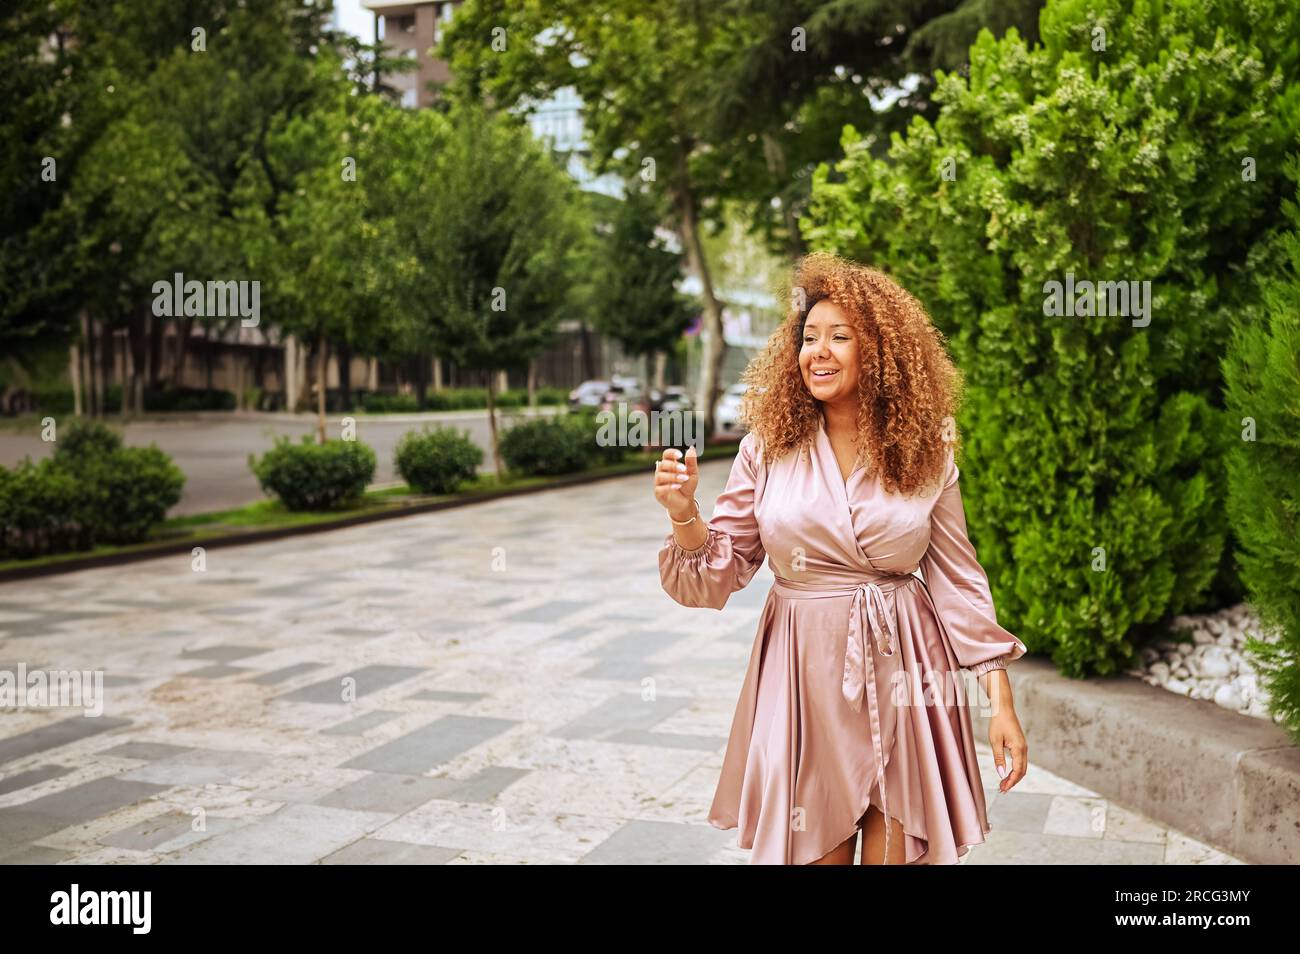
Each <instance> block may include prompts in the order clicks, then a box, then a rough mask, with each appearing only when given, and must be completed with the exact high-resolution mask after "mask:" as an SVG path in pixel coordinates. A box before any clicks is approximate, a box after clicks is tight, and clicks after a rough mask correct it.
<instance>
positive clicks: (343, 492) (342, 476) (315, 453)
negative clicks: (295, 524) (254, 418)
mask: <svg viewBox="0 0 1300 954" xmlns="http://www.w3.org/2000/svg"><path fill="white" fill-rule="evenodd" d="M376 464H377V459H376V457H375V452H374V450H373V449H372V448H371V447H370V446H369V445H367V444H363V443H361V442H360V441H344V440H327V441H325V443H323V444H317V443H313V442H312V438H311V435H310V434H304V435H303V436H302V443H300V444H294V443H293V442H292V441H290V440H289V438H288V437H279V438H277V439H276V442H275V446H274V447H273V448H271V450H269V451H267V452H266V453H265V454H263V455H262V457H261V458H260V459H258V458H255V455H253V454H249V455H248V466H249V468H250V469H251V470H252V471H253V474H254V475H255V476H256V477H257V480H258V483H260V484H261V485H262V490H263V491H264V492H266V493H267V494H270V495H271V496H274V497H278V498H279V500H280V502H281V503H283V504H284V506H285V507H287V508H288V509H289V510H335V509H341V508H344V507H348V506H351V505H353V504H355V503H357V502H358V501H359V500H360V499H361V496H362V494H364V493H365V490H366V487H367V486H369V484H370V482H371V481H372V480H374V477H375V466H376Z"/></svg>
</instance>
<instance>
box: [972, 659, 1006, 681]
mask: <svg viewBox="0 0 1300 954" xmlns="http://www.w3.org/2000/svg"><path fill="white" fill-rule="evenodd" d="M966 668H967V669H969V670H970V671H971V672H972V673H974V674H975V675H976V676H982V675H984V673H986V672H988V671H989V670H991V669H1006V668H1007V657H1006V656H994V657H993V658H992V659H986V660H984V662H980V663H976V664H975V665H973V666H967V667H966Z"/></svg>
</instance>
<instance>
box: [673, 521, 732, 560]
mask: <svg viewBox="0 0 1300 954" xmlns="http://www.w3.org/2000/svg"><path fill="white" fill-rule="evenodd" d="M705 528H706V529H707V530H708V535H707V536H706V537H705V538H704V542H703V543H701V544H700V545H699V546H698V547H697V548H695V549H694V550H688V549H686V548H685V547H684V546H682V545H681V544H680V543H678V542H677V535H676V534H675V533H673V532H672V531H671V530H670V531H669V532H668V535H667V536H666V537H665V538H664V544H665V545H666V546H668V547H669V548H670V549H671V551H672V556H673V559H674V560H676V561H678V562H681V561H688V562H698V561H699V560H701V559H703V558H704V557H705V556H706V555H708V554H711V553H713V552H714V551H715V550H716V549H717V539H718V536H719V532H718V531H717V530H715V529H714V528H713V527H711V526H709V525H708V524H705Z"/></svg>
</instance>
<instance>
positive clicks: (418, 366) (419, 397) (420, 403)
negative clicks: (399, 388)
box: [412, 354, 429, 411]
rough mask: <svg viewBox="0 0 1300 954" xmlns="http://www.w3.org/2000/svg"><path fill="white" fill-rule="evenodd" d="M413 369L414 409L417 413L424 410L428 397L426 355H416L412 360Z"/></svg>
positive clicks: (427, 358) (427, 359) (427, 363)
mask: <svg viewBox="0 0 1300 954" xmlns="http://www.w3.org/2000/svg"><path fill="white" fill-rule="evenodd" d="M413 363H414V368H413V369H412V370H413V371H414V372H415V373H414V378H415V408H416V410H418V411H423V410H424V405H425V401H427V400H428V397H429V376H428V370H429V357H428V355H423V354H417V355H416V356H415V358H414V359H413Z"/></svg>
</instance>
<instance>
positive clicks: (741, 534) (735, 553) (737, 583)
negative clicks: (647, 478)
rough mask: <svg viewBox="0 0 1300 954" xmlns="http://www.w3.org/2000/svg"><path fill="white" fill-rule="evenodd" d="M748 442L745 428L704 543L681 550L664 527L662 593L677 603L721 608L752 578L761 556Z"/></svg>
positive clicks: (749, 437)
mask: <svg viewBox="0 0 1300 954" xmlns="http://www.w3.org/2000/svg"><path fill="white" fill-rule="evenodd" d="M754 440H755V438H754V435H753V433H752V432H751V433H749V434H746V435H745V436H744V438H743V439H742V440H741V442H740V447H739V449H738V451H737V453H736V459H735V462H734V463H733V464H732V465H731V476H730V477H728V478H727V486H726V487H725V488H724V489H723V491H722V493H721V494H720V495H719V497H718V499H717V502H716V503H715V504H714V505H713V516H712V517H711V518H710V519H709V520H708V524H707V526H708V534H709V535H708V538H707V539H706V540H705V541H704V544H703V545H702V546H700V548H699V549H697V550H686V549H684V548H683V547H682V546H681V544H679V543H678V542H677V538H676V537H675V536H674V535H673V533H672V532H671V530H670V531H669V533H668V535H667V537H666V538H665V539H664V544H663V546H662V547H661V548H660V550H659V579H660V582H662V584H663V588H664V592H666V593H667V594H668V595H669V596H671V597H672V598H673V599H674V600H676V601H677V602H678V603H680V604H682V605H683V606H704V607H709V608H711V609H719V610H720V609H722V608H723V606H725V605H726V603H727V599H728V598H729V597H730V596H731V594H732V593H734V592H736V590H739V589H741V588H742V587H743V586H745V585H746V584H747V583H748V582H749V581H750V580H751V579H753V577H754V574H755V573H757V572H758V568H759V567H761V566H762V565H763V560H764V559H765V558H766V555H767V554H766V553H765V552H764V550H763V543H762V540H761V539H760V538H759V533H758V521H757V520H756V519H755V517H754V495H755V488H756V486H757V482H758V468H759V464H758V461H757V453H756V452H755V448H754ZM701 519H703V514H701Z"/></svg>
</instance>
